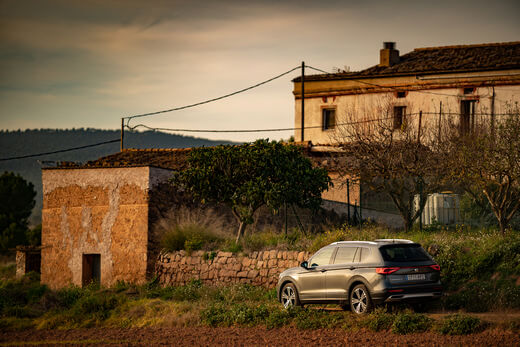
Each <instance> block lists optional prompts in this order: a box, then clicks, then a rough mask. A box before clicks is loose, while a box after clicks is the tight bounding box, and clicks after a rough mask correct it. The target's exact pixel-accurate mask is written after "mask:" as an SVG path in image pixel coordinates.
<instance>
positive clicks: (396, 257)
mask: <svg viewBox="0 0 520 347" xmlns="http://www.w3.org/2000/svg"><path fill="white" fill-rule="evenodd" d="M379 250H380V251H381V255H382V256H383V259H384V260H385V261H400V262H409V261H427V260H431V258H430V256H429V255H428V254H427V253H426V252H425V251H424V249H423V248H422V247H421V246H419V245H387V246H383V247H381V248H379Z"/></svg>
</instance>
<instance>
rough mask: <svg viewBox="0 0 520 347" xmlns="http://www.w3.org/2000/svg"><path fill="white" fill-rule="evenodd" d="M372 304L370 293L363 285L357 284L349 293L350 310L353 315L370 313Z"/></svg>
mask: <svg viewBox="0 0 520 347" xmlns="http://www.w3.org/2000/svg"><path fill="white" fill-rule="evenodd" d="M372 308H373V304H372V299H371V298H370V293H369V292H368V289H367V287H366V286H365V285H364V284H358V285H357V286H355V287H354V288H353V289H352V291H351V292H350V309H351V311H352V312H353V313H355V314H366V313H368V312H370V311H372Z"/></svg>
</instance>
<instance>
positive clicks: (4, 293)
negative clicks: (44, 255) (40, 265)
mask: <svg viewBox="0 0 520 347" xmlns="http://www.w3.org/2000/svg"><path fill="white" fill-rule="evenodd" d="M48 290H49V289H48V288H47V286H46V285H42V284H40V282H39V279H38V278H37V277H36V276H33V275H32V274H28V275H26V276H24V277H23V278H21V279H18V280H8V281H3V282H0V312H2V313H5V312H6V310H10V309H11V308H13V307H21V306H25V305H32V304H35V303H37V302H39V301H40V299H41V297H42V296H43V295H44V294H45V293H46V292H47V291H48ZM12 312H15V311H12Z"/></svg>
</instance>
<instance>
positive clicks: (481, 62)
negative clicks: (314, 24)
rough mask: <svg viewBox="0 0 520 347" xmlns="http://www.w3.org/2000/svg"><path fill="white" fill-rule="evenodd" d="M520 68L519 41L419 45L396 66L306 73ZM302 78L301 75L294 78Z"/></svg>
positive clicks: (365, 74) (319, 77) (314, 77)
mask: <svg viewBox="0 0 520 347" xmlns="http://www.w3.org/2000/svg"><path fill="white" fill-rule="evenodd" d="M515 68H520V41H517V42H504V43H488V44H478V45H459V46H444V47H427V48H416V49H415V50H413V51H412V52H410V53H407V54H404V55H402V56H400V58H399V63H397V64H395V65H393V66H379V65H375V66H372V67H370V68H368V69H365V70H362V71H358V72H345V73H336V74H321V75H310V76H305V80H306V81H320V80H338V79H354V78H364V77H386V76H399V75H416V74H432V73H452V72H470V71H492V70H506V69H515ZM293 81H294V82H299V81H300V77H298V78H296V79H294V80H293Z"/></svg>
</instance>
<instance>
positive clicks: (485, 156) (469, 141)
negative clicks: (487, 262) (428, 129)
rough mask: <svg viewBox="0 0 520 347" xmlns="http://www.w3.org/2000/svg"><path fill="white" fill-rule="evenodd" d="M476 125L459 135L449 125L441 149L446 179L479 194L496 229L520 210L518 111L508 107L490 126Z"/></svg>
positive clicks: (470, 192)
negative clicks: (486, 202)
mask: <svg viewBox="0 0 520 347" xmlns="http://www.w3.org/2000/svg"><path fill="white" fill-rule="evenodd" d="M488 123H489V122H484V123H482V124H478V126H476V127H475V128H474V129H473V131H472V132H468V133H466V134H461V133H460V131H459V130H458V129H457V127H451V129H452V131H451V132H449V133H448V137H447V138H448V141H446V142H445V144H444V146H445V149H444V150H443V152H444V153H445V155H446V160H445V164H446V168H447V171H448V173H449V178H451V179H452V180H453V181H454V182H458V183H459V184H460V185H461V186H462V187H463V188H464V189H465V190H466V191H467V192H468V193H469V194H470V195H472V196H473V197H476V196H478V194H479V193H483V194H484V195H485V196H486V198H487V200H488V201H489V204H490V206H491V209H492V210H493V213H494V215H495V217H496V219H497V222H498V225H499V227H500V231H502V232H505V231H506V229H507V228H508V226H509V222H510V221H511V219H512V218H513V216H514V215H515V213H517V212H518V211H519V210H520V112H519V108H518V105H515V106H514V107H510V111H509V114H508V115H505V116H502V119H500V121H499V122H498V124H496V125H495V126H494V129H492V127H490V126H489V124H488Z"/></svg>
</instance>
